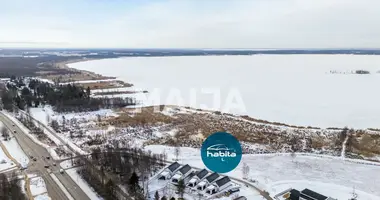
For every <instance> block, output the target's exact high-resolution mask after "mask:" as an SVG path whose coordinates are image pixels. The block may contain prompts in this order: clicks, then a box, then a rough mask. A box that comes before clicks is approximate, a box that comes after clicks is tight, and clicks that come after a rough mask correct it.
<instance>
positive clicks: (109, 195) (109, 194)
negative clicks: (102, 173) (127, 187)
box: [106, 180, 115, 200]
mask: <svg viewBox="0 0 380 200" xmlns="http://www.w3.org/2000/svg"><path fill="white" fill-rule="evenodd" d="M114 194H115V184H114V183H113V182H112V180H109V181H108V182H107V184H106V199H109V200H113V199H114Z"/></svg>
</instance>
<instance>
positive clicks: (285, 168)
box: [145, 145, 380, 200]
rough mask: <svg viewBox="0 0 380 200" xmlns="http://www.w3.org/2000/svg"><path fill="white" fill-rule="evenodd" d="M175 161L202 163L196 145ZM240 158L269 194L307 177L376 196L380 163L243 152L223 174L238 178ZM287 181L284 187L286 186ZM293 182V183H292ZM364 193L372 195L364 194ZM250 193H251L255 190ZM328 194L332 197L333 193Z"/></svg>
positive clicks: (163, 148)
mask: <svg viewBox="0 0 380 200" xmlns="http://www.w3.org/2000/svg"><path fill="white" fill-rule="evenodd" d="M145 149H146V150H151V151H152V152H157V153H162V152H164V151H165V152H166V153H167V155H168V159H174V148H171V147H167V146H161V145H152V146H147V147H145ZM179 162H180V163H181V164H189V165H191V166H194V167H198V168H204V167H205V166H204V165H203V163H202V161H201V157H200V151H199V149H193V148H181V154H180V161H179ZM244 162H245V163H247V164H248V165H249V167H250V178H251V179H253V180H256V181H257V184H256V185H257V186H258V187H260V188H262V189H264V190H267V191H269V192H270V194H271V195H272V196H274V195H275V194H276V193H279V192H281V189H283V188H277V184H276V183H279V182H280V181H282V182H284V183H286V184H288V183H289V182H291V181H308V182H310V183H312V184H313V183H315V184H319V183H330V184H331V185H334V187H337V188H340V190H339V191H340V192H341V193H336V196H337V197H345V196H346V195H350V194H347V191H350V188H352V187H354V186H355V188H356V190H357V193H358V194H362V198H361V199H362V200H373V199H374V198H375V197H376V196H379V197H377V198H380V192H379V191H380V184H379V183H380V182H379V180H380V173H378V172H379V170H380V166H376V165H368V164H358V163H353V162H347V161H344V160H343V159H341V158H331V157H316V156H301V155H297V156H296V157H295V158H294V160H292V158H291V156H290V155H281V154H279V155H244V156H243V158H242V161H241V163H240V165H239V166H238V167H237V168H236V169H235V170H234V171H232V172H229V173H227V174H226V175H229V176H232V177H236V178H242V166H243V163H244ZM360 162H361V161H360ZM289 180H291V181H289ZM282 182H280V183H282ZM288 185H289V184H288ZM288 185H287V186H285V187H288ZM296 186H297V184H296V185H295V186H294V187H296ZM301 186H302V185H301ZM319 187H321V188H322V189H321V190H322V191H321V192H323V191H324V190H323V187H322V186H320V185H318V186H317V187H316V190H317V189H319ZM285 189H287V188H285ZM285 189H284V190H285ZM309 189H314V187H312V185H311V186H310V188H309ZM317 191H318V190H317ZM366 193H369V194H373V195H375V196H371V195H369V194H368V195H366ZM246 195H249V194H246ZM251 195H253V196H255V194H251ZM331 195H332V197H335V196H333V194H331Z"/></svg>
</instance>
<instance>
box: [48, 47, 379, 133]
mask: <svg viewBox="0 0 380 200" xmlns="http://www.w3.org/2000/svg"><path fill="white" fill-rule="evenodd" d="M316 55H319V54H316ZM120 58H123V57H120ZM103 59H114V58H83V59H73V60H69V61H65V62H58V63H54V64H55V65H58V66H59V67H62V68H64V69H67V70H68V71H75V72H79V73H84V74H91V75H95V76H96V77H98V78H99V79H88V80H102V79H114V80H115V81H116V80H118V81H120V82H122V83H125V84H130V85H131V86H133V83H128V82H125V81H124V80H121V79H117V77H111V78H110V77H107V76H103V75H101V74H96V73H95V72H92V71H87V70H79V69H76V68H71V67H69V64H73V63H79V62H87V61H95V60H103ZM103 89H107V88H103ZM109 89H117V88H112V87H110V88H109ZM132 93H135V92H132ZM143 93H149V91H144V92H143ZM152 106H153V107H154V106H156V107H161V106H173V105H147V106H145V107H152ZM174 106H177V107H182V108H186V109H192V110H195V111H202V112H209V113H214V114H223V115H228V116H232V117H237V118H239V119H241V120H246V121H250V122H254V123H258V124H265V125H274V126H281V127H286V128H294V129H308V130H316V131H318V130H323V129H324V130H335V131H338V130H343V129H344V128H345V127H335V126H334V127H332V126H330V127H320V126H311V125H295V124H287V123H282V122H278V121H270V120H265V119H258V118H255V117H252V116H250V115H238V114H233V113H222V112H221V111H215V110H202V109H199V108H192V107H191V108H190V107H189V106H179V105H174ZM351 128H352V129H355V130H366V131H371V132H374V133H375V134H380V128H376V127H366V128H355V127H350V128H349V129H351Z"/></svg>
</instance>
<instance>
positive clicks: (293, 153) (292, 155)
mask: <svg viewBox="0 0 380 200" xmlns="http://www.w3.org/2000/svg"><path fill="white" fill-rule="evenodd" d="M290 156H291V157H292V162H294V159H295V158H296V157H297V154H296V153H295V152H294V151H293V152H292V153H291V154H290Z"/></svg>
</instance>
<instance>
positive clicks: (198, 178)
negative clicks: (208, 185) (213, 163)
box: [188, 169, 208, 187]
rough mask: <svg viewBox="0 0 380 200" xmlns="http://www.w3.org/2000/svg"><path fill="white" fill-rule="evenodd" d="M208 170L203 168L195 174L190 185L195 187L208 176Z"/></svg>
mask: <svg viewBox="0 0 380 200" xmlns="http://www.w3.org/2000/svg"><path fill="white" fill-rule="evenodd" d="M207 174H208V171H207V170H206V169H203V170H201V171H199V172H197V173H196V174H195V176H194V177H193V178H192V179H191V180H190V181H189V183H188V186H190V187H194V186H196V185H197V184H198V183H199V182H200V181H202V180H203V179H204V178H206V176H207Z"/></svg>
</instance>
